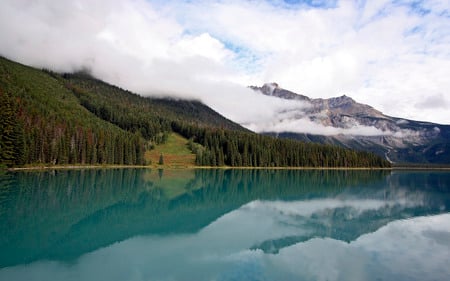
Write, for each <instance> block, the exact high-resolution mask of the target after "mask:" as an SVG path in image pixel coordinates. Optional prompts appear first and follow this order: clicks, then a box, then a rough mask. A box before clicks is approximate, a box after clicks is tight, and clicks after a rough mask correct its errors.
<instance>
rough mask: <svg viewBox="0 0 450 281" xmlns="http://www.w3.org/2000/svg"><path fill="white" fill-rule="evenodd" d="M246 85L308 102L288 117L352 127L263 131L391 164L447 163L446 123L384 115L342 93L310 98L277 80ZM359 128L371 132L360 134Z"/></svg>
mask: <svg viewBox="0 0 450 281" xmlns="http://www.w3.org/2000/svg"><path fill="white" fill-rule="evenodd" d="M250 88H252V89H253V90H255V91H256V92H259V93H261V94H263V95H268V96H273V97H277V98H281V99H286V100H296V101H302V102H304V103H305V104H308V105H309V106H307V107H305V108H302V109H299V110H298V111H297V112H294V113H293V114H292V115H290V116H289V118H292V119H294V120H295V119H298V120H300V119H302V120H308V121H311V122H312V124H317V125H318V126H323V127H328V128H339V129H342V130H343V131H345V130H346V129H352V130H351V133H349V134H335V135H320V134H311V133H308V132H307V129H305V132H299V131H301V130H302V129H304V128H299V131H295V132H293V131H291V132H290V131H285V132H273V131H270V129H268V130H266V131H265V132H264V133H265V134H268V135H275V136H278V137H282V138H291V139H296V140H302V141H306V142H315V143H322V144H333V145H340V146H342V147H347V148H351V149H358V150H365V151H370V152H373V153H376V154H378V155H380V156H382V157H385V158H386V159H387V160H389V161H391V162H393V163H415V164H417V163H422V164H450V125H441V124H435V123H430V122H421V121H414V120H407V119H403V118H398V117H391V116H387V115H384V114H383V113H382V112H380V111H378V110H376V109H374V108H373V107H371V106H369V105H365V104H361V103H358V102H356V101H354V100H353V99H352V98H350V97H348V96H345V95H343V96H340V97H334V98H329V99H311V98H309V97H307V96H304V95H300V94H296V93H294V92H291V91H288V90H285V89H283V88H281V87H279V85H278V84H277V83H267V84H264V85H263V86H262V87H256V86H252V87H250ZM358 128H361V130H359V129H358ZM363 129H364V130H366V131H369V130H370V132H371V133H370V134H367V133H364V132H363V131H362V130H363ZM377 132H378V134H377Z"/></svg>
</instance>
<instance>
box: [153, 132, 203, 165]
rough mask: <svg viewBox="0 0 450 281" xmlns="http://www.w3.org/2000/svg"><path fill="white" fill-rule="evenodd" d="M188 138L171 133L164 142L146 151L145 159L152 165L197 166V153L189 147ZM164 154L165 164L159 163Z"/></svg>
mask: <svg viewBox="0 0 450 281" xmlns="http://www.w3.org/2000/svg"><path fill="white" fill-rule="evenodd" d="M188 142H189V141H188V140H187V139H186V138H184V137H182V136H180V135H179V134H176V133H171V134H170V135H169V137H168V139H167V142H166V143H164V144H160V145H157V146H156V147H155V149H152V150H150V151H147V152H146V153H145V160H146V161H147V163H150V165H151V166H164V167H192V166H195V154H193V153H192V151H191V150H190V149H189V148H188V146H187V144H188ZM161 154H162V155H163V159H164V165H159V164H158V163H159V158H160V155H161Z"/></svg>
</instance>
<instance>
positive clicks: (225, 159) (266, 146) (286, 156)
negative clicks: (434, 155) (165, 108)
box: [173, 125, 390, 168]
mask: <svg viewBox="0 0 450 281" xmlns="http://www.w3.org/2000/svg"><path fill="white" fill-rule="evenodd" d="M173 127H174V130H175V131H177V132H178V133H180V134H182V135H184V136H185V137H187V138H193V139H194V140H195V141H196V142H198V143H200V144H202V145H203V149H197V151H196V155H197V158H196V163H197V164H198V165H202V166H223V165H227V166H234V167H235V166H246V167H349V168H350V167H390V164H389V162H388V161H386V160H384V159H383V158H381V157H378V156H376V155H374V154H371V153H367V152H362V151H354V150H349V149H344V148H341V147H337V146H331V145H320V144H313V143H304V142H299V141H294V140H289V139H276V138H273V137H269V136H262V135H257V134H253V133H246V132H238V131H229V130H222V129H207V128H206V129H202V128H198V129H194V128H191V127H180V126H176V125H174V126H173Z"/></svg>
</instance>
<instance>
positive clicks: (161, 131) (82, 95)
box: [0, 58, 389, 167]
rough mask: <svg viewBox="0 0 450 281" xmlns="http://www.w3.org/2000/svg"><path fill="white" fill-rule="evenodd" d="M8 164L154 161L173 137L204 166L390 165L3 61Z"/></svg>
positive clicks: (1, 144)
mask: <svg viewBox="0 0 450 281" xmlns="http://www.w3.org/2000/svg"><path fill="white" fill-rule="evenodd" d="M0 101H1V104H0V106H1V112H0V114H1V120H2V123H1V125H0V133H1V134H0V149H1V150H0V162H1V163H2V164H3V165H7V166H20V165H24V164H41V163H43V164H56V165H64V164H126V165H136V164H146V163H144V162H145V161H144V153H145V151H146V150H150V149H152V148H153V147H154V146H155V145H157V144H159V143H163V142H165V140H166V139H167V136H168V134H169V133H171V132H176V133H179V134H181V135H182V136H184V137H186V138H187V139H189V140H190V141H189V149H191V150H192V151H193V152H194V153H195V154H196V163H197V165H201V166H205V165H206V166H224V165H227V166H233V167H235V166H250V167H257V166H258V167H275V166H281V167H288V166H292V167H294V166H296V167H297V166H308V167H336V166H339V167H386V166H389V163H388V162H386V161H385V160H383V159H382V158H380V157H377V156H374V155H373V154H369V153H365V152H357V151H352V150H347V149H343V148H338V147H334V146H326V145H317V144H305V143H303V142H298V141H292V140H282V139H276V138H273V137H269V136H261V135H257V134H255V133H252V132H249V131H248V130H246V129H244V128H242V127H241V126H239V125H237V124H235V123H233V122H231V121H230V120H228V119H226V118H224V117H223V116H221V115H219V114H218V113H216V112H215V111H213V110H212V109H211V108H209V107H207V106H205V105H204V104H202V103H200V102H198V101H185V100H174V99H163V98H144V97H141V96H139V95H136V94H133V93H131V92H129V91H126V90H123V89H121V88H118V87H115V86H112V85H109V84H106V83H104V82H102V81H99V80H97V79H94V78H92V77H90V76H89V75H86V74H83V73H77V74H57V73H54V72H51V71H45V70H43V71H41V70H37V69H33V68H30V67H27V66H23V65H20V64H18V63H15V62H11V61H9V60H7V59H4V58H0Z"/></svg>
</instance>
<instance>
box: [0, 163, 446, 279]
mask: <svg viewBox="0 0 450 281" xmlns="http://www.w3.org/2000/svg"><path fill="white" fill-rule="evenodd" d="M0 183H1V189H0V226H1V228H0V247H1V249H2V251H1V253H0V280H20V279H19V278H21V279H22V280H25V279H26V280H45V279H44V278H42V279H39V276H40V275H39V274H37V275H36V272H38V271H39V272H47V274H44V275H42V276H46V277H48V276H55V278H56V279H55V278H52V279H54V280H57V279H58V280H72V279H75V280H173V279H175V280H265V279H267V280H273V279H278V280H291V279H299V278H300V279H305V280H309V279H311V280H318V279H322V280H350V279H355V280H366V279H368V280H376V279H377V278H378V279H388V280H390V279H393V278H398V280H401V279H404V280H407V279H410V280H419V279H418V278H419V277H421V276H422V277H424V278H425V277H426V276H433V277H435V278H432V279H435V280H445V279H447V278H445V277H448V275H447V274H448V273H449V271H448V270H447V269H446V268H447V266H443V265H444V264H443V263H445V262H446V261H447V262H448V261H449V260H450V254H449V253H450V251H449V250H450V249H449V247H450V246H449V245H450V234H449V233H450V217H449V214H448V209H449V206H450V173H448V172H391V171H370V170H367V171H355V170H342V171H332V170H307V171H303V170H164V171H162V170H160V171H158V170H153V171H152V170H148V169H107V170H100V169H99V170H60V171H48V172H20V173H19V172H15V173H7V174H5V175H1V176H0ZM439 214H440V215H439ZM431 215H433V216H431ZM425 216H427V217H425ZM427 253H433V255H437V256H436V258H433V257H434V256H433V255H427ZM400 255H403V257H401V256H400ZM421 255H424V256H421ZM425 256H427V258H423V257H425ZM438 257H439V259H438ZM44 261H47V262H44ZM31 262H35V263H32V264H30V265H23V264H29V263H31ZM121 263H122V265H121ZM416 263H419V264H416ZM440 265H441V266H442V267H439V266H440ZM396 266H398V267H396ZM96 267H97V270H94V268H96ZM1 268H4V269H1ZM101 268H103V271H101V270H100V269H101ZM105 268H111V270H109V269H108V270H105ZM430 270H434V272H429V271H430ZM50 273H51V274H53V275H48V274H50ZM431 273H432V274H433V275H425V274H431ZM133 274H137V275H136V276H134V275H133ZM358 274H359V275H358ZM133 276H134V277H133ZM350 277H351V278H350ZM359 277H361V278H362V279H358V278H359ZM375 277H376V278H375ZM23 278H25V279H23ZM27 278H31V279H27ZM425 279H426V278H425Z"/></svg>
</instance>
